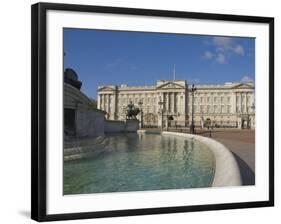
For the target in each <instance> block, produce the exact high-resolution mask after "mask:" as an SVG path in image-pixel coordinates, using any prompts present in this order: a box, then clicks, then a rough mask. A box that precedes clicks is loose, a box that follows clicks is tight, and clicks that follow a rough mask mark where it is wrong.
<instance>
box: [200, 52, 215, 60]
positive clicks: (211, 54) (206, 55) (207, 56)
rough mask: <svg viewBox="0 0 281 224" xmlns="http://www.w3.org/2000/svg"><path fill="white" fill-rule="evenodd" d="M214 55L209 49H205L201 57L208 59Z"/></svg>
mask: <svg viewBox="0 0 281 224" xmlns="http://www.w3.org/2000/svg"><path fill="white" fill-rule="evenodd" d="M213 57H214V54H213V53H212V52H211V51H206V52H205V53H204V55H203V58H205V59H207V60H210V59H212V58H213Z"/></svg>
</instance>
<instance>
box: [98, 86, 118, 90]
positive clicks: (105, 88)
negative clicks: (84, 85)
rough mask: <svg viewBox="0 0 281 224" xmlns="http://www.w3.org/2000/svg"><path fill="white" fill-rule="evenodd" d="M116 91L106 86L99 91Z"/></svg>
mask: <svg viewBox="0 0 281 224" xmlns="http://www.w3.org/2000/svg"><path fill="white" fill-rule="evenodd" d="M114 90H115V89H114V88H112V87H110V86H104V87H101V88H99V89H98V91H114Z"/></svg>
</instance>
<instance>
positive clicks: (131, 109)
mask: <svg viewBox="0 0 281 224" xmlns="http://www.w3.org/2000/svg"><path fill="white" fill-rule="evenodd" d="M139 112H140V109H139V108H138V107H135V105H134V104H133V103H132V101H131V102H130V103H129V104H128V106H127V109H126V119H136V117H137V115H138V114H139Z"/></svg>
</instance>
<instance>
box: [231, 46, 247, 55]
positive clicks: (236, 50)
mask: <svg viewBox="0 0 281 224" xmlns="http://www.w3.org/2000/svg"><path fill="white" fill-rule="evenodd" d="M233 51H234V53H236V54H239V55H242V56H244V55H245V51H244V48H243V47H242V46H241V45H239V44H238V45H236V46H235V47H234V48H233Z"/></svg>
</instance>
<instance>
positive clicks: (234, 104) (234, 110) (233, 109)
mask: <svg viewBox="0 0 281 224" xmlns="http://www.w3.org/2000/svg"><path fill="white" fill-rule="evenodd" d="M231 98H232V100H231V107H232V108H231V111H232V113H234V114H236V113H237V111H236V92H234V93H233V94H232V97H231Z"/></svg>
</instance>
